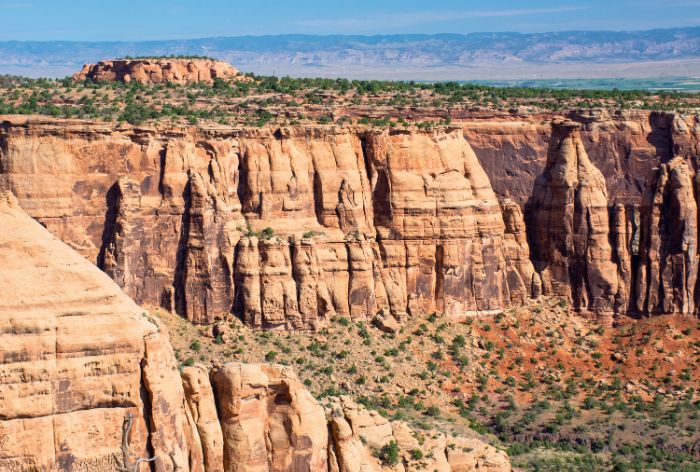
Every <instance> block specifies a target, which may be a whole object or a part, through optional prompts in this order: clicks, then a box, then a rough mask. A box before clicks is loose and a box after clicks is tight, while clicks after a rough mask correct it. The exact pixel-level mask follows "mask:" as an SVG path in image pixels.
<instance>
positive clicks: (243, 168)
mask: <svg viewBox="0 0 700 472" xmlns="http://www.w3.org/2000/svg"><path fill="white" fill-rule="evenodd" d="M54 126H62V128H61V131H60V133H59V131H58V130H57V129H56V128H54ZM0 130H1V131H0V141H1V142H2V143H3V144H2V150H3V151H2V153H3V155H2V161H3V167H2V173H0V188H8V189H11V190H13V191H15V192H16V193H17V194H18V195H19V199H20V202H21V204H22V205H23V206H24V207H25V208H26V209H27V210H28V211H29V213H30V214H31V215H32V216H34V217H36V218H39V219H40V220H41V221H42V223H44V224H45V225H46V227H47V228H49V230H51V231H52V232H53V233H54V234H56V235H57V236H59V237H61V238H62V239H64V240H65V241H67V242H68V243H69V244H70V245H71V246H73V247H74V248H76V249H77V250H79V251H80V252H81V254H83V255H84V256H86V257H87V258H89V259H91V260H95V261H97V263H98V265H99V266H100V267H102V268H103V269H104V270H105V271H106V272H107V273H108V274H110V275H111V276H112V277H113V278H114V279H115V280H116V281H117V283H118V284H119V285H121V286H122V287H123V288H124V290H125V291H126V293H127V294H129V295H130V296H131V297H132V298H133V299H134V300H135V301H136V302H137V303H139V304H144V305H150V306H160V307H163V308H166V309H168V310H173V311H177V312H178V313H180V314H181V315H182V316H184V317H186V318H187V319H189V320H190V321H192V322H195V323H211V322H213V321H215V320H216V319H217V318H225V317H226V316H228V315H229V314H230V313H231V312H233V313H234V314H235V315H237V316H240V317H241V318H242V319H243V320H244V321H245V322H246V323H248V324H249V325H251V326H254V327H258V328H265V329H275V328H281V329H291V330H306V329H317V328H319V327H321V326H323V324H324V323H326V322H327V321H328V320H329V319H330V318H331V317H332V316H334V315H341V316H346V317H351V318H353V319H367V320H368V321H369V320H371V319H372V318H373V317H374V316H375V315H376V314H377V313H379V312H381V311H382V310H384V309H388V310H389V313H390V314H391V316H392V317H393V318H395V319H396V320H399V321H400V320H401V319H403V318H405V317H406V316H411V315H417V314H420V313H432V312H439V313H445V314H446V315H448V316H452V317H457V318H461V317H464V316H468V315H470V314H476V313H479V312H484V311H487V312H488V311H497V310H501V309H503V308H506V307H509V306H512V305H520V304H522V303H523V302H524V301H525V300H526V299H528V298H529V297H530V296H531V295H532V289H533V275H532V274H533V270H532V266H531V264H530V263H529V261H528V259H527V250H526V248H524V247H523V245H522V234H521V233H522V228H521V227H520V226H518V224H519V223H516V220H517V221H520V222H521V218H520V213H519V212H513V211H510V210H509V211H510V213H509V216H508V220H509V225H510V226H509V227H508V228H506V225H505V223H504V216H503V214H502V210H501V207H500V205H499V202H498V199H497V198H496V196H495V195H494V193H493V191H492V190H491V187H490V183H489V181H488V178H487V177H486V175H485V174H484V172H483V170H482V169H481V167H480V165H479V162H478V161H477V159H476V156H475V155H474V153H473V152H472V151H471V149H470V148H469V145H468V144H467V143H466V142H465V141H464V139H462V136H461V134H460V133H459V132H458V131H457V130H443V131H434V132H426V131H415V132H411V133H404V132H381V133H368V132H366V131H362V130H351V129H338V128H319V129H305V128H289V129H282V130H279V131H278V132H271V131H270V130H244V131H240V130H239V131H235V132H233V131H231V130H223V129H212V130H194V129H190V130H182V133H174V132H168V133H160V132H157V131H155V130H150V131H143V132H141V131H139V130H135V129H131V128H125V129H122V130H112V131H108V130H105V129H104V128H97V127H93V126H91V125H88V124H85V123H83V122H68V123H65V122H61V123H56V124H52V125H49V124H36V125H33V124H32V125H29V126H28V127H24V126H22V125H20V123H19V122H18V123H17V124H16V125H13V124H6V125H5V126H4V127H3V128H0ZM513 225H515V226H513ZM507 231H511V232H519V233H518V234H517V235H516V234H515V233H512V234H506V232H507ZM511 257H512V259H511Z"/></svg>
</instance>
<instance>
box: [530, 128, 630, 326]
mask: <svg viewBox="0 0 700 472" xmlns="http://www.w3.org/2000/svg"><path fill="white" fill-rule="evenodd" d="M579 128H580V125H579V124H578V123H574V122H557V123H554V125H553V127H552V138H551V141H550V143H549V150H548V153H547V166H546V167H545V170H544V172H543V173H542V175H541V176H540V177H539V178H538V179H537V181H535V188H534V190H533V195H532V200H531V202H530V203H529V205H530V209H531V212H532V229H531V232H532V241H533V249H534V264H535V268H536V270H537V271H538V272H539V273H540V274H541V277H542V280H543V281H544V286H543V291H544V293H545V294H546V295H554V296H557V297H564V298H566V299H569V300H572V301H573V304H574V306H575V307H576V308H578V309H580V310H588V311H591V312H593V313H596V314H600V315H601V316H611V315H612V314H613V311H614V307H615V296H616V294H617V291H618V288H617V277H618V274H617V267H616V265H615V264H614V263H613V260H612V249H611V247H610V241H609V238H610V235H609V231H610V222H609V219H608V193H607V189H606V186H605V179H604V178H603V175H602V174H601V173H600V171H599V170H598V169H597V168H596V167H595V166H594V165H593V164H592V163H591V161H590V159H589V158H588V155H587V154H586V150H585V149H584V146H583V143H582V141H581V138H580V135H579Z"/></svg>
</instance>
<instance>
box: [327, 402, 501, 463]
mask: <svg viewBox="0 0 700 472" xmlns="http://www.w3.org/2000/svg"><path fill="white" fill-rule="evenodd" d="M329 417H330V424H329V426H330V432H331V435H332V438H331V442H330V444H329V469H330V470H331V471H337V472H369V471H388V470H395V471H413V470H437V471H443V472H450V471H459V472H467V471H488V472H501V471H503V472H505V471H510V470H511V467H510V461H509V460H508V456H507V455H506V454H505V453H504V452H503V451H499V450H497V449H495V448H493V447H491V446H489V445H487V444H485V443H484V442H482V441H480V440H478V439H474V438H463V437H453V436H448V435H445V434H443V433H439V432H436V431H424V432H422V433H419V432H416V431H414V430H412V429H411V428H410V427H409V426H408V425H407V424H406V423H405V422H403V421H389V420H388V419H386V418H384V417H383V416H381V415H380V414H379V413H377V412H376V411H368V410H367V409H366V408H365V407H363V406H361V405H358V404H356V403H355V402H353V401H352V400H351V399H350V398H349V397H341V398H337V399H333V400H332V403H331V406H330V408H329ZM391 442H396V445H397V446H398V451H399V461H398V462H397V464H393V465H392V464H387V463H386V462H384V463H383V462H382V460H381V459H380V458H378V457H377V454H373V451H375V452H376V451H380V450H381V449H382V448H383V447H384V446H386V445H388V444H389V443H391ZM415 450H417V451H420V452H421V453H422V454H421V456H422V458H421V459H413V458H412V457H411V451H415Z"/></svg>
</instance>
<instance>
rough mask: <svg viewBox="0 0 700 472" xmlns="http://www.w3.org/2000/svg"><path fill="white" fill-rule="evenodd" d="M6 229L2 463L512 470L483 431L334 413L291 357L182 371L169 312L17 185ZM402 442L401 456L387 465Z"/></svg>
mask: <svg viewBox="0 0 700 472" xmlns="http://www.w3.org/2000/svg"><path fill="white" fill-rule="evenodd" d="M0 227H1V228H2V229H3V230H2V231H0V264H2V268H3V270H2V271H0V283H2V286H3V291H2V292H1V293H0V346H1V348H0V349H1V351H0V353H1V354H2V363H0V400H1V401H0V470H3V471H7V472H20V471H22V472H39V471H47V470H57V471H85V472H108V471H114V472H134V471H140V472H146V471H156V472H176V471H178V472H197V471H202V472H204V471H206V472H239V471H250V472H258V471H259V472H268V471H269V472H297V471H299V472H301V471H307V472H324V471H329V470H330V471H338V472H345V471H360V470H362V471H369V472H372V471H377V472H379V471H383V470H386V471H389V470H393V471H405V472H408V471H412V470H424V469H426V468H429V469H430V470H440V471H444V472H451V471H454V472H468V471H474V470H480V471H486V472H508V471H510V464H509V461H508V458H507V456H506V454H505V453H503V452H501V451H498V450H496V449H495V448H493V447H491V446H488V445H487V444H485V443H483V442H481V441H480V440H478V439H475V438H463V437H452V436H446V435H445V434H442V433H438V432H435V431H429V432H425V434H426V435H427V436H429V437H430V439H429V440H427V441H425V442H424V443H421V444H419V443H418V441H417V440H416V438H415V436H419V435H420V434H421V433H418V432H416V433H415V434H414V433H413V432H412V431H411V430H410V428H409V427H408V426H407V425H406V424H405V423H403V422H400V421H394V422H389V420H387V419H386V418H384V417H382V416H380V415H379V414H377V413H376V412H370V411H367V410H366V409H364V408H363V407H360V406H358V405H356V404H355V403H353V402H352V401H351V400H349V399H347V398H341V399H330V402H331V404H332V406H331V407H329V408H327V409H324V408H323V407H322V406H321V405H320V404H319V403H318V402H317V401H316V400H315V399H314V398H313V397H312V396H311V394H310V393H309V392H308V391H307V390H306V389H305V388H304V386H303V385H302V384H301V382H300V381H299V380H298V379H297V377H296V376H295V375H294V373H293V371H292V370H291V368H289V367H282V366H275V365H266V364H241V363H231V364H226V365H223V366H219V367H216V368H214V369H213V370H212V371H211V372H208V371H206V370H205V369H204V368H202V367H198V366H192V367H184V368H183V369H182V372H181V373H180V372H179V371H178V367H177V362H176V360H175V355H174V353H173V350H172V347H171V346H170V343H169V341H168V336H167V333H166V332H165V329H164V328H163V327H162V326H161V325H160V324H159V322H158V321H157V320H156V319H155V318H152V317H151V316H150V315H149V314H148V313H147V312H145V311H143V309H142V308H139V307H138V306H137V305H136V304H135V303H134V302H133V301H131V300H130V299H129V298H128V297H127V296H126V295H125V294H124V293H123V292H122V290H120V288H119V287H118V286H117V285H116V284H115V283H114V282H113V281H111V280H110V279H109V277H108V276H107V275H105V274H104V273H103V272H101V271H100V270H99V269H97V268H96V267H95V266H94V265H93V264H91V263H89V262H88V261H86V260H85V259H84V258H82V257H81V256H80V255H79V254H77V253H76V252H74V251H72V250H71V249H70V248H69V247H67V246H66V245H65V244H64V243H62V242H61V241H59V240H58V239H57V238H55V237H54V236H52V235H51V234H50V233H49V232H48V231H46V230H45V229H44V228H42V227H41V225H40V224H39V223H37V222H36V221H34V220H32V219H31V218H29V217H28V216H27V215H26V214H24V212H23V211H22V210H21V209H20V208H19V204H18V203H17V200H16V199H15V198H14V196H12V195H11V194H10V193H7V192H0ZM391 441H396V442H397V443H398V444H399V451H400V454H401V455H400V459H401V460H400V461H399V462H398V463H397V464H384V463H382V461H381V460H380V459H378V458H377V454H376V451H378V450H380V449H381V448H382V447H384V446H385V445H387V444H389V443H390V442H391ZM457 446H459V448H458V447H457ZM413 449H418V450H421V451H422V452H423V453H424V454H422V455H424V456H425V457H426V458H425V459H423V460H415V459H412V458H411V454H410V452H411V450H413Z"/></svg>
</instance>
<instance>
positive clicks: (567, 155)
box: [464, 111, 700, 322]
mask: <svg viewBox="0 0 700 472" xmlns="http://www.w3.org/2000/svg"><path fill="white" fill-rule="evenodd" d="M464 130H465V137H466V138H467V139H468V140H469V141H470V143H471V144H472V146H473V148H474V149H475V152H476V153H477V155H478V156H479V160H480V162H481V163H482V165H483V166H484V169H485V171H486V173H487V174H488V175H489V177H490V179H491V182H492V183H493V186H494V190H495V191H496V193H497V194H498V195H499V197H501V198H506V197H507V198H510V199H512V200H513V201H516V202H518V203H519V204H520V205H521V206H522V207H523V208H524V211H525V221H526V226H527V228H528V233H529V234H528V235H529V242H530V244H529V247H530V249H531V253H532V260H533V263H534V266H535V269H536V271H537V272H538V273H539V274H540V276H541V278H542V284H543V293H544V294H546V295H552V296H557V297H561V298H562V299H566V300H569V301H570V302H571V303H572V304H573V306H574V307H575V308H576V309H578V310H580V311H582V312H587V313H590V314H592V315H594V316H595V317H598V318H600V319H602V320H604V321H607V322H610V321H611V320H612V319H613V318H614V316H615V315H617V314H631V315H635V316H640V315H641V316H644V315H653V314H662V313H684V314H694V315H697V313H698V309H697V303H698V298H699V297H700V288H698V286H697V271H698V250H697V240H698V230H697V219H698V208H697V190H698V182H700V181H699V180H698V177H696V175H697V171H698V165H699V164H700V163H699V162H698V158H699V157H700V117H698V115H688V116H683V115H678V114H673V113H657V112H653V113H647V112H639V111H637V112H626V113H620V112H618V113H613V114H611V113H608V112H603V111H596V112H587V113H582V112H570V113H568V114H567V119H558V120H554V122H553V123H550V122H549V121H524V120H518V119H513V120H506V121H501V120H499V121H493V120H489V119H484V120H480V121H475V122H468V123H465V125H464Z"/></svg>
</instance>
